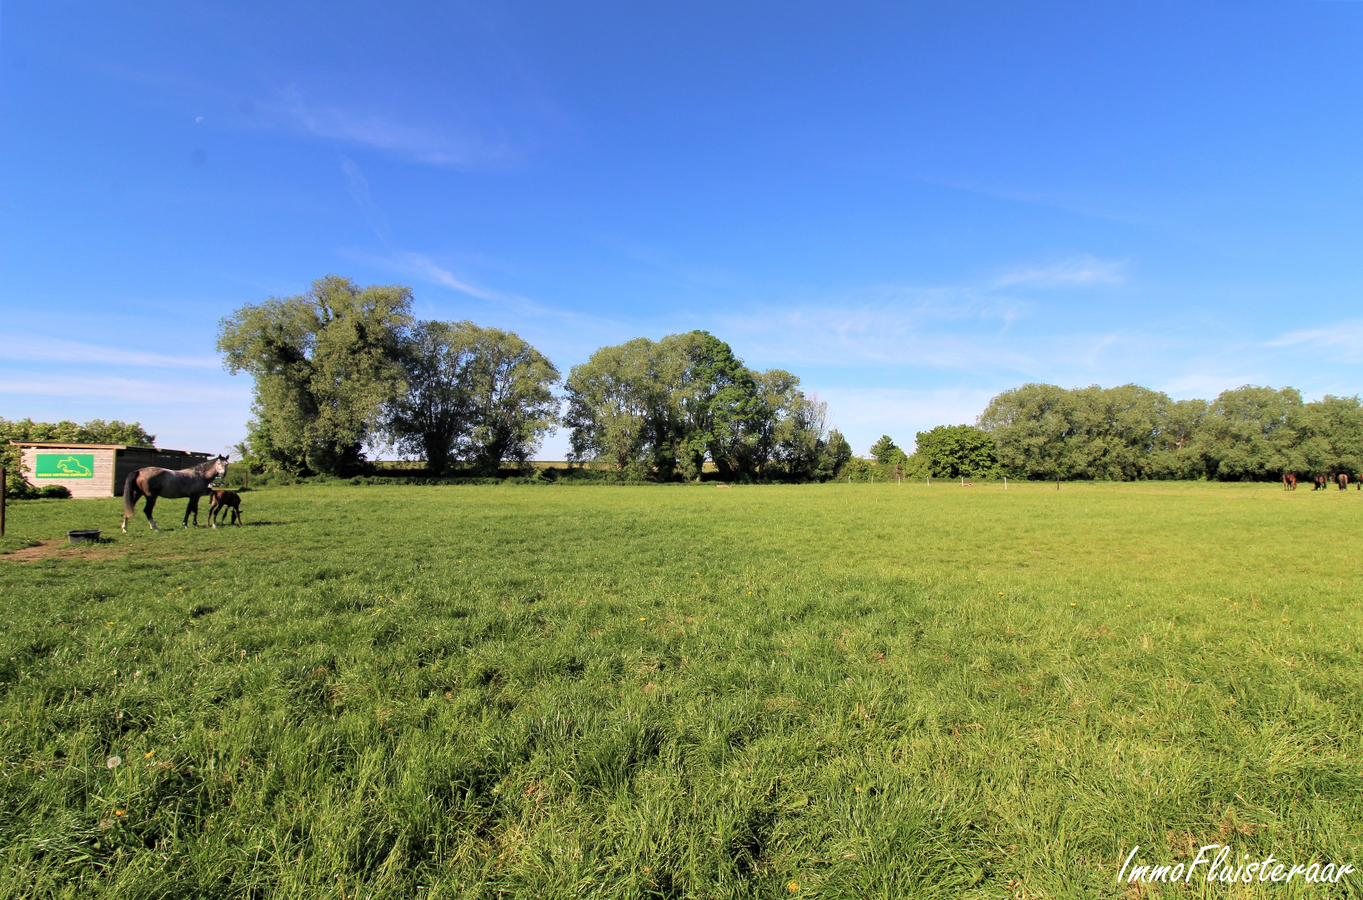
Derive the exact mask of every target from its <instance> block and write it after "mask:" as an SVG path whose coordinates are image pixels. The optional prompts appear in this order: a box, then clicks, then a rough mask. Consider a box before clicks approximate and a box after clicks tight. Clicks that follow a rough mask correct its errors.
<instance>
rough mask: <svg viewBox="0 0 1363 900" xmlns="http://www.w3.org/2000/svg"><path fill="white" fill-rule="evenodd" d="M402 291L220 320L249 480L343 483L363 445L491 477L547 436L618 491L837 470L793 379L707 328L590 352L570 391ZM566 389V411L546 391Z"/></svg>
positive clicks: (245, 310) (373, 289)
mask: <svg viewBox="0 0 1363 900" xmlns="http://www.w3.org/2000/svg"><path fill="white" fill-rule="evenodd" d="M411 301H412V295H411V290H410V289H409V288H406V287H403V286H400V285H390V286H379V285H372V286H370V287H367V288H361V287H360V286H359V285H357V284H355V283H354V282H353V281H351V280H350V279H346V278H341V277H338V276H332V275H329V276H327V277H325V278H322V279H319V280H318V281H316V282H314V283H313V285H312V287H311V289H310V290H309V291H308V292H306V293H304V294H301V295H298V296H294V297H284V298H270V299H269V300H266V301H265V302H263V303H259V304H247V305H246V306H243V307H242V308H241V309H238V310H237V311H236V312H234V313H233V314H232V315H230V316H228V317H226V318H224V319H223V320H222V321H221V322H220V324H219V329H218V342H217V345H218V350H219V351H220V352H221V353H222V354H223V359H224V365H225V367H226V368H227V369H228V370H229V371H230V372H232V373H234V374H236V373H239V372H245V373H248V374H249V375H251V376H252V379H253V382H254V391H253V403H252V416H251V419H250V421H249V422H248V423H247V431H248V434H247V438H246V440H245V441H244V442H243V443H242V445H241V446H240V447H239V448H238V449H239V451H241V452H242V453H243V455H245V456H246V457H247V458H248V460H249V461H250V462H251V463H252V465H253V466H255V467H257V468H258V469H260V470H262V471H279V472H288V473H291V474H327V475H342V476H344V475H352V474H357V473H359V472H361V471H363V470H364V469H365V468H366V466H367V464H368V461H367V459H366V456H365V450H366V448H367V447H368V448H375V447H377V448H387V449H390V450H397V451H399V452H401V453H403V454H405V455H408V456H413V457H417V458H420V459H421V460H423V461H424V462H425V464H426V466H427V468H428V469H429V470H430V472H431V473H433V474H435V475H441V474H444V473H446V472H448V471H449V470H450V469H452V468H460V469H463V470H466V471H471V472H472V473H475V474H478V473H483V474H488V473H494V472H496V471H497V470H498V468H499V467H500V466H502V465H503V464H504V463H512V464H523V463H525V462H526V461H528V460H529V459H530V458H531V457H532V456H533V455H534V454H535V452H536V451H537V450H538V449H539V447H540V445H541V443H542V441H543V439H544V437H545V436H546V435H547V434H548V433H549V432H551V431H552V430H554V429H555V428H557V427H558V426H560V425H564V426H566V427H568V428H569V429H570V432H571V436H570V444H571V448H572V450H571V461H572V462H575V463H579V464H583V465H587V464H595V465H599V466H602V467H606V468H609V469H611V470H613V471H615V472H617V473H620V474H621V475H622V476H624V477H630V478H639V479H653V480H664V481H666V480H681V479H697V478H699V477H700V476H701V472H702V469H703V468H704V467H705V466H706V464H707V463H709V464H711V465H712V466H713V468H714V469H715V470H716V471H717V472H718V474H719V476H720V477H722V478H726V479H767V480H769V479H774V478H775V479H796V480H803V479H815V478H828V477H834V476H835V475H836V474H837V473H838V471H839V470H840V469H841V466H842V465H843V464H845V463H846V461H847V460H848V459H850V458H851V455H852V454H851V448H850V447H849V446H848V444H847V441H846V440H845V439H844V438H843V436H842V435H841V434H840V433H839V432H838V431H837V430H836V429H834V430H828V429H827V428H826V415H827V409H826V406H825V405H824V404H823V403H821V402H819V401H818V400H817V399H816V398H813V397H810V396H807V395H806V394H805V393H804V392H803V391H802V390H801V388H800V379H799V378H798V377H796V376H795V375H792V374H791V373H789V372H785V371H782V370H779V369H771V370H767V371H765V372H757V371H754V370H752V369H749V368H748V367H747V366H745V365H744V364H743V361H742V360H741V359H739V358H738V357H736V356H735V355H734V353H733V350H732V348H730V346H729V345H728V344H726V343H725V342H724V341H722V340H720V339H718V338H716V337H714V336H713V335H711V334H709V333H707V332H703V331H693V332H690V333H687V334H674V335H669V336H667V337H664V338H663V339H661V340H659V341H652V340H649V339H648V338H637V339H635V340H632V341H628V342H626V343H624V344H620V345H618V346H612V347H602V348H600V349H599V350H597V351H596V352H595V353H593V354H592V356H591V358H589V359H588V360H587V361H586V362H585V363H583V364H581V365H578V366H575V367H573V369H572V370H571V371H570V372H569V374H568V377H567V379H566V380H565V379H561V376H560V373H559V371H558V369H557V368H555V366H554V365H553V364H552V363H551V362H550V361H549V359H548V358H547V357H545V356H544V355H543V354H542V353H540V352H539V351H538V350H536V349H535V348H534V347H532V346H530V344H528V343H527V342H526V341H524V340H522V339H521V338H520V337H518V336H517V335H515V334H513V333H511V332H506V331H501V330H498V329H495V328H484V327H481V326H479V325H475V324H474V323H472V322H467V321H464V322H440V321H417V320H416V319H415V318H414V317H413V316H412V313H411ZM560 384H561V385H562V393H563V397H562V398H560V397H559V396H558V395H557V394H556V393H555V388H556V387H558V386H559V385H560Z"/></svg>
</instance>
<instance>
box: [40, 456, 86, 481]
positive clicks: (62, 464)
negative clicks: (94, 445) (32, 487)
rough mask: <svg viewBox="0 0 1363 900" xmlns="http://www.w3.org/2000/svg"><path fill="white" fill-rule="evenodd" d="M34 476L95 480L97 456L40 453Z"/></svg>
mask: <svg viewBox="0 0 1363 900" xmlns="http://www.w3.org/2000/svg"><path fill="white" fill-rule="evenodd" d="M33 474H34V475H36V476H37V477H39V478H94V477H95V454H93V453H39V454H38V461H37V471H36V472H34V473H33Z"/></svg>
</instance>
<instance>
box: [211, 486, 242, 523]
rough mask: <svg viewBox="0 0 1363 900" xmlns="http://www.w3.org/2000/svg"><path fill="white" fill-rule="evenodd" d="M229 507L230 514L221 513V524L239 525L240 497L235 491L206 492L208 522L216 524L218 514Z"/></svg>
mask: <svg viewBox="0 0 1363 900" xmlns="http://www.w3.org/2000/svg"><path fill="white" fill-rule="evenodd" d="M228 507H230V508H231V510H232V511H231V512H229V513H223V517H222V523H223V524H224V525H227V524H229V523H230V524H232V525H237V526H240V525H241V497H240V496H238V494H237V492H236V491H209V492H208V521H209V522H212V523H216V522H217V521H218V513H221V512H222V511H223V510H224V509H226V508H228Z"/></svg>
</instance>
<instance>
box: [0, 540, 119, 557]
mask: <svg viewBox="0 0 1363 900" xmlns="http://www.w3.org/2000/svg"><path fill="white" fill-rule="evenodd" d="M126 549H127V548H120V547H117V546H115V545H114V544H113V542H112V541H111V542H109V543H98V544H72V543H71V542H70V541H67V540H55V541H39V542H38V544H37V546H35V547H24V548H22V549H20V550H15V551H14V552H13V553H6V554H4V555H0V560H13V561H14V562H33V561H34V560H39V559H52V558H54V557H56V558H63V557H72V556H79V557H84V558H89V559H103V558H105V557H109V556H114V555H115V554H117V553H119V552H120V550H126Z"/></svg>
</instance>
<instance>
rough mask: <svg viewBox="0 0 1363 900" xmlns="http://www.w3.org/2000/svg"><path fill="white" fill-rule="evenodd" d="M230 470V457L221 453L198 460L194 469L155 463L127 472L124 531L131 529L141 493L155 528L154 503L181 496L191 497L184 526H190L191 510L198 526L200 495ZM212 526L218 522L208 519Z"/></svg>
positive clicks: (124, 493)
mask: <svg viewBox="0 0 1363 900" xmlns="http://www.w3.org/2000/svg"><path fill="white" fill-rule="evenodd" d="M226 473H227V457H225V456H219V457H217V458H216V459H210V460H208V461H207V462H202V463H199V464H198V465H197V466H195V467H194V468H192V469H180V470H179V471H172V470H170V469H161V468H158V467H156V466H147V467H146V468H145V469H138V470H137V471H136V472H131V473H129V474H128V480H127V481H125V482H124V483H123V533H124V534H127V532H128V520H129V519H131V518H132V517H133V513H134V512H135V507H136V504H137V500H138V498H139V497H146V498H147V505H146V508H145V509H144V510H143V511H144V512H145V513H146V514H147V521H148V522H150V523H151V530H152V531H160V530H161V529H160V528H159V527H157V525H156V520H155V519H153V518H152V517H151V511H152V507H154V506H156V499H157V498H158V497H165V498H166V499H168V500H176V499H179V498H181V497H188V498H189V503H188V504H186V505H185V521H184V527H185V528H188V527H189V514H190V513H193V514H194V527H195V528H198V527H199V498H200V497H202V496H203V495H204V494H207V493H208V485H209V482H211V481H213V479H215V478H221V477H222V476H223V475H225V474H226ZM209 524H210V525H212V527H214V528H217V527H218V526H217V525H216V524H213V523H209Z"/></svg>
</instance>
